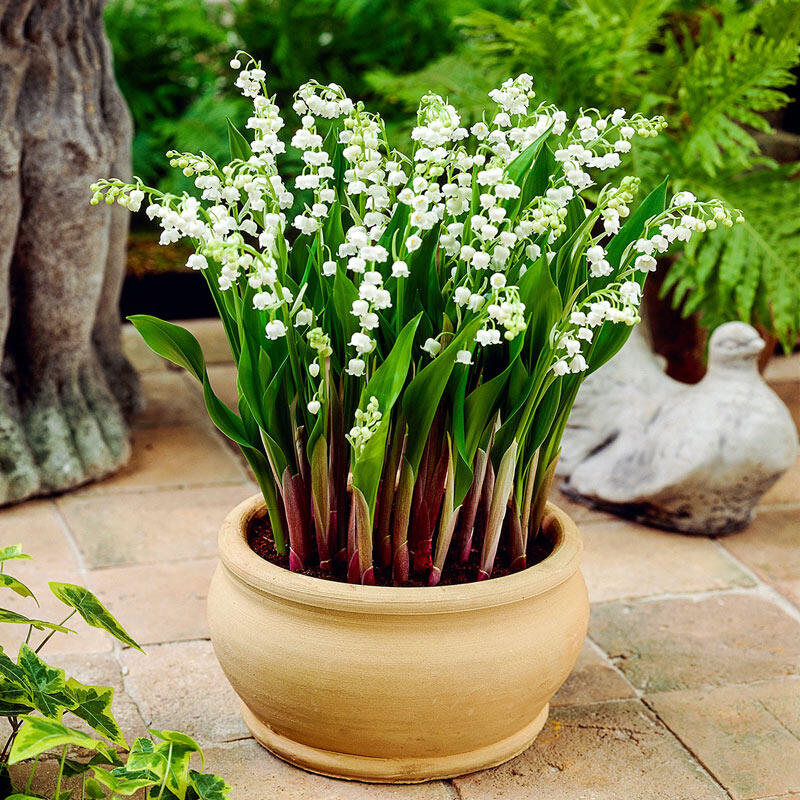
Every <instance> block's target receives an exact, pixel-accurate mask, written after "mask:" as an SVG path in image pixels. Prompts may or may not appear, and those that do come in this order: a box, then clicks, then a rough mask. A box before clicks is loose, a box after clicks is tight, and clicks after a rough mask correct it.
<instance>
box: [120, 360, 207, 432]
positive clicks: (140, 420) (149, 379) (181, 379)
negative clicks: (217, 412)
mask: <svg viewBox="0 0 800 800" xmlns="http://www.w3.org/2000/svg"><path fill="white" fill-rule="evenodd" d="M140 379H141V386H142V394H143V396H144V400H145V407H144V410H143V411H141V412H140V413H139V414H138V415H137V416H136V420H135V425H136V427H137V428H151V427H155V426H164V425H197V426H199V427H206V428H208V429H209V430H210V429H211V426H212V423H211V420H210V419H209V418H208V413H207V412H206V408H205V405H204V403H203V394H202V390H201V387H200V384H199V383H197V381H194V378H190V377H189V376H188V375H185V374H184V373H183V370H181V371H178V370H177V369H164V370H159V371H158V372H145V373H142V374H141V375H140ZM192 381H194V383H195V384H196V388H195V386H193V385H192V383H191V382H192Z"/></svg>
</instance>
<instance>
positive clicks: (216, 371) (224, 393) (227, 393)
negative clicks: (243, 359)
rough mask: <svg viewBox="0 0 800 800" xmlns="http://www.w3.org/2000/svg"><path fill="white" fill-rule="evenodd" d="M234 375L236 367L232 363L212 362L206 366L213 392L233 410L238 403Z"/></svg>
mask: <svg viewBox="0 0 800 800" xmlns="http://www.w3.org/2000/svg"><path fill="white" fill-rule="evenodd" d="M236 375H237V372H236V367H235V366H234V365H233V364H214V365H212V366H210V367H209V368H208V379H209V380H210V381H211V388H212V389H213V390H214V393H215V394H216V395H217V397H219V399H220V400H222V402H223V403H225V405H227V406H228V408H232V409H234V410H235V409H236V408H237V407H238V405H239V392H238V390H237V388H236ZM198 391H199V389H198Z"/></svg>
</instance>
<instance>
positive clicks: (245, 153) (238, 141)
mask: <svg viewBox="0 0 800 800" xmlns="http://www.w3.org/2000/svg"><path fill="white" fill-rule="evenodd" d="M226 119H227V117H226ZM228 146H229V148H230V151H231V161H233V160H234V159H237V158H239V159H241V160H242V161H247V159H248V158H250V156H251V155H253V151H252V149H251V148H250V142H248V141H247V139H245V137H244V136H243V135H242V134H241V133H240V132H239V130H238V128H237V127H236V126H235V125H234V124H233V123H232V122H231V121H230V119H228Z"/></svg>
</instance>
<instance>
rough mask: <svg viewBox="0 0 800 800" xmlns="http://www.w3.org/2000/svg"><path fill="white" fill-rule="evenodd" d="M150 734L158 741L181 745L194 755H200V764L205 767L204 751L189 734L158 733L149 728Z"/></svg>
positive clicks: (174, 732)
mask: <svg viewBox="0 0 800 800" xmlns="http://www.w3.org/2000/svg"><path fill="white" fill-rule="evenodd" d="M148 733H151V734H152V735H153V736H155V737H156V738H157V739H162V740H163V741H165V742H172V743H173V744H179V745H181V746H182V747H185V748H186V749H187V750H190V751H191V752H193V753H199V754H200V762H201V763H202V764H203V765H204V766H205V763H206V759H205V756H204V755H203V751H202V750H201V749H200V745H199V744H198V743H197V742H196V741H195V740H194V739H192V737H191V736H189V735H188V734H185V733H181V732H180V731H166V730H165V731H157V730H154V729H153V728H148Z"/></svg>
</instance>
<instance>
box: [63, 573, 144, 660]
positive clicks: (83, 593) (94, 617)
mask: <svg viewBox="0 0 800 800" xmlns="http://www.w3.org/2000/svg"><path fill="white" fill-rule="evenodd" d="M49 585H50V591H51V592H52V593H53V594H54V595H55V596H56V597H57V598H58V599H59V600H60V601H61V602H62V603H64V605H67V606H69V607H70V608H74V609H75V610H76V611H77V612H78V613H79V614H80V615H81V616H82V617H83V619H84V620H85V621H86V623H87V624H88V625H91V626H92V627H93V628H100V629H102V630H104V631H106V632H107V633H110V634H111V635H112V636H113V637H114V638H116V639H119V641H120V642H122V643H123V644H126V645H128V646H129V647H135V648H136V649H137V650H141V649H142V648H141V647H139V645H138V644H136V642H135V641H134V640H133V639H132V638H131V637H130V636H129V635H128V634H127V633H126V632H125V630H124V628H123V627H122V626H121V625H120V624H119V623H118V622H117V621H116V620H115V619H114V617H113V616H112V615H111V612H110V611H109V610H108V609H107V608H106V607H105V606H104V605H103V604H102V603H101V602H100V601H99V600H98V599H97V598H96V597H95V596H94V595H93V594H92V593H91V592H90V591H89V590H88V589H85V588H84V587H83V586H76V585H75V584H73V583H56V582H51V583H50V584H49Z"/></svg>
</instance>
